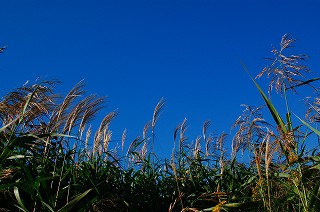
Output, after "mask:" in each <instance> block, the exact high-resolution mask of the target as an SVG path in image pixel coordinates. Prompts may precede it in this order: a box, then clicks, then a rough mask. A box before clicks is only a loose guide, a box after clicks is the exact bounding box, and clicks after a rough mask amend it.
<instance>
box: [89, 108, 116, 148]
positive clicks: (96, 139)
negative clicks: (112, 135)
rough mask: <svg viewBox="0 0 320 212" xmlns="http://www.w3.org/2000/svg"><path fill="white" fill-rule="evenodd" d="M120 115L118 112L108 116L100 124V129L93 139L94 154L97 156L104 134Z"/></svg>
mask: <svg viewBox="0 0 320 212" xmlns="http://www.w3.org/2000/svg"><path fill="white" fill-rule="evenodd" d="M117 115H118V113H117V112H115V111H113V112H110V113H109V114H107V115H106V116H105V117H104V118H103V120H102V121H101V123H100V126H99V129H98V130H97V131H96V133H95V135H94V139H93V142H94V143H93V154H95V153H96V152H97V151H98V149H99V148H100V147H101V145H102V143H101V139H102V136H103V133H104V131H105V130H106V129H108V127H109V124H110V122H111V121H112V120H113V119H114V118H115V117H116V116H117Z"/></svg>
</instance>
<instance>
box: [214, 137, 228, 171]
mask: <svg viewBox="0 0 320 212" xmlns="http://www.w3.org/2000/svg"><path fill="white" fill-rule="evenodd" d="M226 137H227V134H226V133H224V132H222V134H221V135H220V136H219V137H218V138H217V141H216V147H217V149H218V150H219V151H220V158H219V166H220V174H221V175H222V174H223V173H224V169H225V167H224V166H225V156H224V155H225V153H226V150H225V149H224V148H223V146H224V141H225V139H226Z"/></svg>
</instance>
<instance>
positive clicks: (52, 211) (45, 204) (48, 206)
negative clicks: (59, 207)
mask: <svg viewBox="0 0 320 212" xmlns="http://www.w3.org/2000/svg"><path fill="white" fill-rule="evenodd" d="M42 204H43V205H44V206H46V207H47V208H48V209H49V210H50V211H51V212H54V210H53V209H52V208H51V207H50V205H48V204H47V203H45V202H42Z"/></svg>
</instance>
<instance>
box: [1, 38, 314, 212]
mask: <svg viewBox="0 0 320 212" xmlns="http://www.w3.org/2000/svg"><path fill="white" fill-rule="evenodd" d="M294 41H295V40H294V39H292V38H290V37H289V36H288V35H284V36H283V37H282V40H281V43H280V50H277V49H276V48H274V49H273V51H272V52H273V54H274V56H275V57H274V58H273V59H272V60H271V65H270V66H267V67H266V68H264V69H263V71H262V72H261V73H260V74H259V75H258V76H257V77H258V78H259V77H262V76H263V75H267V76H268V77H269V78H270V84H269V90H268V93H269V95H267V94H265V93H264V91H263V90H262V89H261V87H260V86H259V84H258V83H257V81H256V79H255V78H253V77H251V75H250V73H249V72H248V74H249V76H250V77H251V79H252V81H253V83H254V84H255V85H256V87H257V90H258V91H259V93H260V95H261V97H262V99H263V100H264V102H265V106H263V107H257V108H255V107H252V106H248V105H243V106H244V108H245V109H244V112H243V114H242V115H241V116H239V118H238V119H237V120H236V121H235V124H234V125H233V126H232V128H233V129H234V130H236V131H235V133H234V135H233V137H232V138H231V142H232V145H231V149H232V152H227V151H226V149H227V148H226V146H225V143H226V142H225V141H226V139H228V138H229V137H230V136H229V137H228V136H227V134H225V133H221V135H218V136H213V134H211V133H210V132H209V128H210V126H211V122H210V121H209V120H208V121H205V122H204V124H203V127H202V132H201V136H198V137H197V138H195V140H194V142H190V140H188V139H187V129H188V123H187V120H186V119H185V120H183V121H182V122H181V124H179V125H178V126H177V127H176V129H175V130H174V135H173V137H174V148H173V151H172V156H171V158H167V159H159V158H158V157H157V156H156V155H155V154H154V153H153V148H154V147H153V144H154V142H159V141H158V140H157V139H155V138H156V136H155V134H156V124H157V122H158V121H159V117H160V114H161V111H162V109H163V107H164V105H165V101H164V100H163V99H161V100H160V101H159V102H158V104H157V105H156V107H155V110H154V113H153V116H152V118H151V120H150V121H148V122H147V124H146V125H145V126H144V127H143V133H142V135H141V136H140V137H137V138H135V139H134V140H133V141H132V142H131V143H130V145H129V148H128V149H125V148H124V147H125V143H126V142H127V141H126V130H124V132H123V134H122V137H121V138H120V140H121V144H119V146H116V148H113V149H112V148H111V145H110V142H111V141H112V130H111V129H110V127H109V126H110V123H111V122H112V120H113V119H114V118H115V117H116V116H117V115H118V114H117V112H116V111H112V112H110V113H109V114H107V115H106V116H105V117H104V118H103V119H102V121H101V123H100V125H99V127H98V129H97V130H96V131H93V129H92V127H91V123H92V121H93V120H94V118H95V116H96V114H97V113H98V112H99V110H100V109H102V108H103V106H104V102H105V98H104V97H97V96H95V95H86V94H85V92H84V83H83V82H79V83H78V84H77V85H76V86H75V87H74V88H72V89H71V90H70V92H69V93H68V94H67V95H66V96H65V97H61V96H59V95H57V94H56V93H55V92H54V89H55V86H56V85H57V84H59V82H58V81H42V82H40V83H36V84H32V85H30V84H25V85H23V86H22V87H20V88H18V89H15V90H14V91H12V92H10V93H8V94H7V95H5V96H4V97H3V98H2V100H1V102H0V121H1V128H0V211H30V212H31V211H214V212H218V211H319V210H320V181H319V178H320V173H319V170H320V164H319V163H320V156H319V149H318V147H319V145H315V147H312V148H308V145H307V143H310V142H314V140H315V139H317V136H319V135H320V132H319V131H318V130H317V129H315V127H313V126H314V124H313V122H318V121H319V120H320V109H319V105H320V101H319V98H315V100H314V101H309V102H308V109H307V111H306V118H299V117H297V116H293V112H292V111H291V110H290V107H289V105H290V104H289V100H288V95H289V94H290V95H291V92H289V91H293V93H297V92H298V89H300V88H302V87H303V86H305V85H309V86H310V87H312V89H314V90H317V89H316V88H315V87H314V86H315V85H314V84H315V83H316V81H317V80H318V79H319V78H313V79H307V80H306V79H305V78H304V74H305V73H309V72H310V70H309V69H308V67H307V66H305V65H303V62H304V60H306V59H307V57H306V56H305V55H291V56H286V55H285V51H286V50H287V49H288V48H289V47H291V44H292V43H293V42H294ZM3 50H4V48H1V49H0V52H3ZM244 69H245V70H246V68H245V67H244ZM273 88H275V89H276V91H277V93H278V94H280V95H281V96H282V97H283V101H284V102H285V105H286V106H285V107H286V108H285V110H286V114H285V116H284V117H285V118H284V119H283V117H282V115H281V114H280V113H279V112H278V110H277V109H276V107H275V106H274V105H273V104H272V102H271V92H272V89H273ZM252 95H255V94H254V93H253V94H252ZM263 112H264V113H266V114H268V115H269V116H268V115H267V116H264V115H263ZM270 117H271V119H270ZM267 120H269V121H267ZM294 120H295V121H294ZM243 153H245V154H247V155H249V156H250V159H249V160H248V161H247V162H239V160H238V157H239V154H243Z"/></svg>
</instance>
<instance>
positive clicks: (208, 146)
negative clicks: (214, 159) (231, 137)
mask: <svg viewBox="0 0 320 212" xmlns="http://www.w3.org/2000/svg"><path fill="white" fill-rule="evenodd" d="M206 140H207V141H206V149H205V151H206V152H205V156H206V157H208V156H209V155H210V145H211V143H212V141H213V136H212V135H210V136H209V137H208V138H206Z"/></svg>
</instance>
